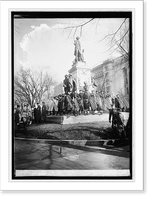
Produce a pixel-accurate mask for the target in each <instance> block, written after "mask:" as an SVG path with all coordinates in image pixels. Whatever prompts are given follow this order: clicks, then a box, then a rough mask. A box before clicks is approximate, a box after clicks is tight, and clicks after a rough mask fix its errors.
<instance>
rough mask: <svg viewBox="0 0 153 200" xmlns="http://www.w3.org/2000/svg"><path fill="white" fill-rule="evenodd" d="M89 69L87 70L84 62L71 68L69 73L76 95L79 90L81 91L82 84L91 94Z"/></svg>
mask: <svg viewBox="0 0 153 200" xmlns="http://www.w3.org/2000/svg"><path fill="white" fill-rule="evenodd" d="M90 71H91V69H90V68H88V66H87V64H86V63H85V62H78V63H75V64H74V65H73V66H72V68H71V69H70V70H69V73H70V74H72V76H73V78H74V79H75V81H76V84H77V93H79V90H83V86H84V82H85V83H86V84H87V86H88V88H89V92H91V91H90V90H91V72H90Z"/></svg>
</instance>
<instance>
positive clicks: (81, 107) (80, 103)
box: [79, 90, 84, 114]
mask: <svg viewBox="0 0 153 200" xmlns="http://www.w3.org/2000/svg"><path fill="white" fill-rule="evenodd" d="M79 107H80V114H81V113H82V112H84V102H83V91H82V90H80V92H79Z"/></svg>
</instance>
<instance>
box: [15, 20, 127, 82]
mask: <svg viewBox="0 0 153 200" xmlns="http://www.w3.org/2000/svg"><path fill="white" fill-rule="evenodd" d="M88 20H89V19H84V18H80V19H77V18H76V19H75V18H73V19H71V18H69V19H65V18H63V19H55V18H54V19H15V20H14V26H15V27H14V31H15V34H14V56H15V57H14V60H15V65H14V71H15V73H16V72H17V71H18V70H19V69H20V67H21V66H22V67H23V68H27V69H28V68H30V69H31V70H33V71H37V72H38V71H40V70H42V69H43V70H44V71H47V72H48V73H49V74H50V75H51V76H53V77H54V79H55V80H56V81H57V82H58V83H60V82H62V80H63V79H64V75H65V74H68V70H69V69H70V68H71V67H72V62H73V60H74V58H75V57H74V44H73V43H74V39H75V38H76V37H77V36H78V37H80V42H81V48H82V49H84V59H85V61H86V64H87V66H88V67H89V68H93V67H94V66H96V65H97V64H98V63H101V62H102V61H104V60H106V59H109V58H114V57H117V56H119V54H116V53H114V54H110V52H109V51H107V50H108V48H109V46H108V40H107V39H105V40H103V41H101V39H102V38H104V37H105V36H106V34H108V33H112V32H114V31H115V30H117V28H118V27H119V25H120V24H121V23H122V22H123V20H124V19H123V18H119V19H115V18H109V19H107V18H106V19H102V18H101V19H95V20H93V21H91V22H90V23H88V24H86V25H85V26H83V28H82V34H81V36H80V29H79V28H78V29H77V30H76V32H75V29H70V28H67V27H71V26H75V25H79V24H82V23H85V22H87V21H88ZM71 30H72V32H71Z"/></svg>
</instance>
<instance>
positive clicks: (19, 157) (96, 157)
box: [14, 139, 130, 170]
mask: <svg viewBox="0 0 153 200" xmlns="http://www.w3.org/2000/svg"><path fill="white" fill-rule="evenodd" d="M14 164H15V165H14V166H15V170H80V169H81V170H121V169H122V170H124V169H127V170H128V169H129V165H130V160H129V146H128V145H126V146H123V147H116V148H115V147H112V148H108V149H107V148H97V147H81V148H80V147H76V146H73V145H72V146H62V147H60V146H59V145H52V144H46V143H41V142H39V143H38V142H35V141H32V140H29V141H27V140H24V139H22V140H20V139H18V140H15V163H14Z"/></svg>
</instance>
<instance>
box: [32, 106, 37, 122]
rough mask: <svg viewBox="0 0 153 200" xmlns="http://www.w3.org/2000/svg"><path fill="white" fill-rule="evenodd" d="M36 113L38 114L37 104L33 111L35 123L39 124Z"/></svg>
mask: <svg viewBox="0 0 153 200" xmlns="http://www.w3.org/2000/svg"><path fill="white" fill-rule="evenodd" d="M36 113H37V104H35V105H34V109H33V114H34V122H35V123H37V117H36Z"/></svg>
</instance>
